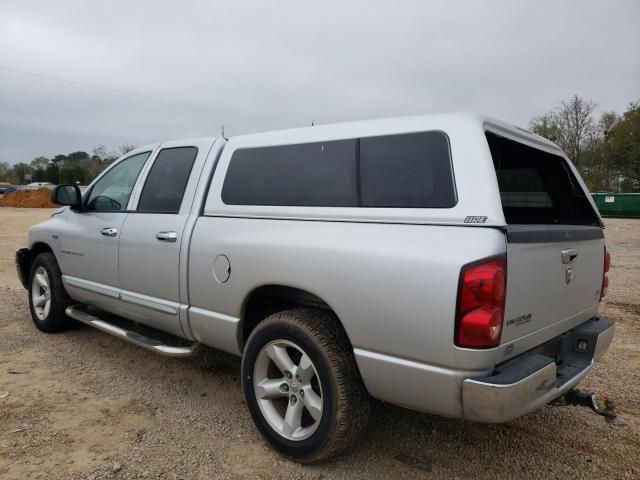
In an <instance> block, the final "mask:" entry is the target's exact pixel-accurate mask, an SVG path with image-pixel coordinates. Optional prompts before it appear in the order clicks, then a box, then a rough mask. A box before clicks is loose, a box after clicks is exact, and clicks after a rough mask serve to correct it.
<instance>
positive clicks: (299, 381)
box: [296, 375, 302, 383]
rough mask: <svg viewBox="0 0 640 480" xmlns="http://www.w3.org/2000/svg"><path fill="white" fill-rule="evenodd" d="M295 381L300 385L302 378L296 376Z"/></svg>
mask: <svg viewBox="0 0 640 480" xmlns="http://www.w3.org/2000/svg"><path fill="white" fill-rule="evenodd" d="M296 380H297V381H298V383H302V378H301V377H300V375H296Z"/></svg>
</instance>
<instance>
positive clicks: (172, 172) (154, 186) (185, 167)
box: [138, 147, 198, 213]
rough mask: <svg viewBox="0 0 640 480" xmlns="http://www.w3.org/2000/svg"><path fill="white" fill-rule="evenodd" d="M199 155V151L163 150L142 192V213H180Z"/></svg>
mask: <svg viewBox="0 0 640 480" xmlns="http://www.w3.org/2000/svg"><path fill="white" fill-rule="evenodd" d="M197 154H198V149H197V148H195V147H179V148H165V149H164V150H160V153H158V156H157V158H156V160H155V161H154V162H153V167H151V171H150V172H149V176H148V177H147V180H146V182H145V184H144V188H143V189H142V194H141V195H140V202H139V203H138V211H141V212H155V213H178V211H179V210H180V204H181V203H182V197H183V196H184V190H185V188H186V187H187V181H188V180H189V175H190V174H191V168H192V167H193V162H194V160H195V159H196V155H197Z"/></svg>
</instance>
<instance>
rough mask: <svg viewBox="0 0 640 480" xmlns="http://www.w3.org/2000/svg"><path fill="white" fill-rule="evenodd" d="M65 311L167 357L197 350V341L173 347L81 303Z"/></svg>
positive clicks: (88, 323)
mask: <svg viewBox="0 0 640 480" xmlns="http://www.w3.org/2000/svg"><path fill="white" fill-rule="evenodd" d="M64 313H66V314H67V316H68V317H71V318H73V319H74V320H77V321H79V322H82V323H86V324H87V325H90V326H92V327H94V328H97V329H98V330H100V331H102V332H105V333H109V334H111V335H113V336H114V337H118V338H121V339H122V340H125V341H127V342H129V343H133V344H134V345H138V346H139V347H142V348H146V349H147V350H151V351H152V352H156V353H158V354H160V355H163V356H165V357H190V356H192V355H193V354H194V353H195V352H196V349H197V346H198V344H197V343H194V344H192V345H189V346H186V347H171V346H169V345H165V344H164V343H162V342H161V341H159V340H155V339H153V338H149V337H145V336H144V335H140V334H139V333H137V332H132V331H131V330H125V329H124V328H120V327H117V326H115V325H113V324H112V323H108V322H105V321H104V320H102V319H100V318H98V317H96V316H94V315H91V314H90V313H87V312H85V311H84V310H82V307H81V306H80V305H72V306H70V307H67V309H66V310H65V311H64Z"/></svg>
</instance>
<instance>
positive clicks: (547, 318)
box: [502, 225, 604, 343]
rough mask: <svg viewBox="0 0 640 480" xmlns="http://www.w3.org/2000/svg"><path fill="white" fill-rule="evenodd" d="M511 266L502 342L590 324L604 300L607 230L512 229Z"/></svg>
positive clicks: (528, 226)
mask: <svg viewBox="0 0 640 480" xmlns="http://www.w3.org/2000/svg"><path fill="white" fill-rule="evenodd" d="M507 265H508V267H507V298H506V305H505V315H504V326H503V332H502V342H503V343H504V342H511V341H513V340H516V339H518V338H521V337H523V336H525V335H527V334H529V333H532V332H535V331H538V330H540V329H543V328H545V327H547V326H550V325H553V324H556V323H558V322H563V321H565V320H571V319H574V320H576V321H578V320H579V321H586V320H587V319H589V318H590V317H592V316H593V315H594V311H595V310H597V307H598V303H599V301H600V289H601V287H602V273H603V268H604V236H603V233H602V229H601V228H599V227H583V226H553V225H515V226H510V227H508V229H507Z"/></svg>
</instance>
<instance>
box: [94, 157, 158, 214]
mask: <svg viewBox="0 0 640 480" xmlns="http://www.w3.org/2000/svg"><path fill="white" fill-rule="evenodd" d="M150 153H151V152H144V153H139V154H137V155H133V156H131V157H129V158H126V159H124V160H122V161H121V162H120V163H118V164H117V165H116V166H115V167H113V168H112V169H111V170H109V171H108V172H107V173H105V174H104V175H103V176H102V178H100V180H98V181H97V182H96V184H95V185H94V186H93V188H92V189H91V192H90V193H89V197H88V198H87V204H86V209H87V210H101V211H105V210H106V211H114V210H115V211H123V210H126V209H127V203H129V197H130V196H131V191H132V190H133V186H134V185H135V183H136V180H137V178H138V175H139V174H140V170H142V167H143V165H144V162H145V161H146V160H147V158H149V154H150Z"/></svg>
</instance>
